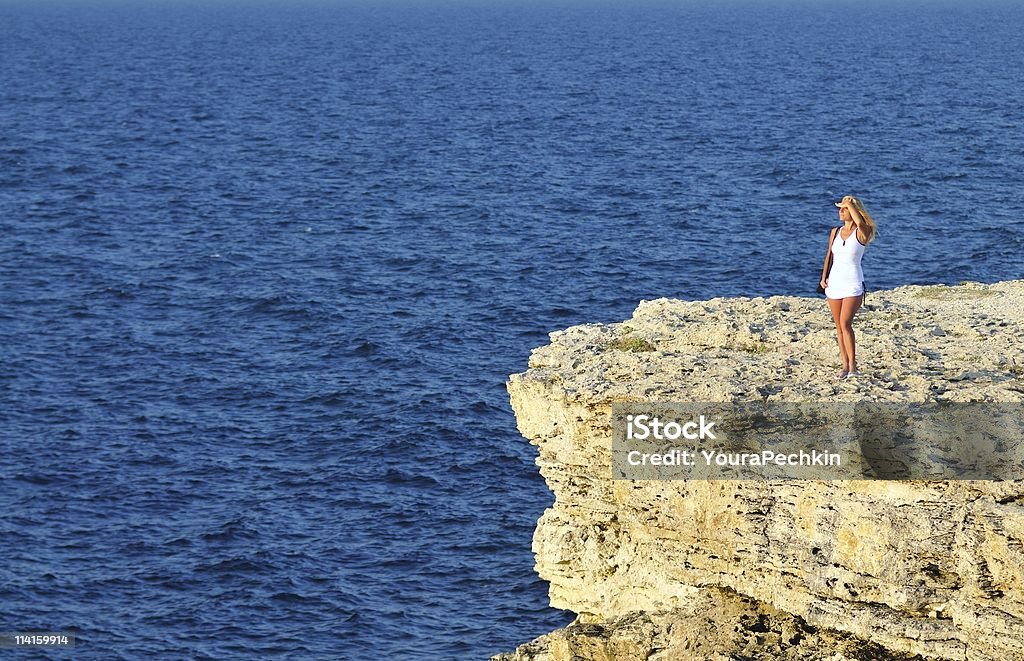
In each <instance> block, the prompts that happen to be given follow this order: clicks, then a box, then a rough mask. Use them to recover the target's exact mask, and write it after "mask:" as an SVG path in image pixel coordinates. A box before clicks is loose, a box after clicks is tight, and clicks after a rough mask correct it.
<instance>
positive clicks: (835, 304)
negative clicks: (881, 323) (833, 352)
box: [821, 195, 876, 379]
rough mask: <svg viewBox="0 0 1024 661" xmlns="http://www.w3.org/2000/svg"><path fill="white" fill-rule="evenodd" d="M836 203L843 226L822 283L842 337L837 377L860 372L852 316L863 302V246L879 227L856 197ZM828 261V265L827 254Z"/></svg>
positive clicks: (830, 248)
mask: <svg viewBox="0 0 1024 661" xmlns="http://www.w3.org/2000/svg"><path fill="white" fill-rule="evenodd" d="M836 206H837V207H839V220H841V221H842V222H843V226H842V227H840V228H839V231H837V232H835V233H834V235H833V239H832V243H831V245H830V247H829V251H830V252H831V254H832V268H831V269H829V270H828V271H827V273H826V266H822V269H821V286H822V287H824V288H825V297H826V298H827V299H828V307H829V310H831V311H832V318H833V319H835V322H836V334H837V335H838V336H839V357H840V358H841V359H842V362H843V368H842V369H841V370H839V371H838V372H837V373H836V378H837V379H847V378H851V377H855V376H859V374H860V373H859V372H857V343H856V339H855V337H854V334H853V315H854V314H856V313H857V310H858V309H860V306H861V303H863V302H864V272H863V271H862V270H861V268H860V260H861V257H863V256H864V249H865V248H866V247H867V246H868V244H869V243H871V241H872V240H873V239H874V238H875V231H876V230H875V221H873V220H872V219H871V216H870V215H868V212H867V211H866V210H865V209H864V205H863V204H862V203H861V201H860V200H858V199H857V198H855V197H854V196H852V195H847V196H846V197H844V198H843V200H842V202H837V203H836ZM825 263H826V265H827V264H828V256H827V255H826V257H825Z"/></svg>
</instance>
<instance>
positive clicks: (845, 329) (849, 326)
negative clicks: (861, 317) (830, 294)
mask: <svg viewBox="0 0 1024 661" xmlns="http://www.w3.org/2000/svg"><path fill="white" fill-rule="evenodd" d="M863 300H864V297H863V296H850V297H848V298H844V299H843V300H842V301H840V310H839V326H840V328H841V334H840V337H841V338H842V339H841V340H840V343H841V344H842V345H843V348H844V349H845V350H846V351H845V354H846V358H847V361H846V368H847V369H848V370H849V371H851V372H855V371H856V370H857V338H856V336H855V335H854V333H853V315H855V314H856V313H857V310H859V309H860V304H861V302H862V301H863Z"/></svg>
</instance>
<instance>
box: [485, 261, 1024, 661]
mask: <svg viewBox="0 0 1024 661" xmlns="http://www.w3.org/2000/svg"><path fill="white" fill-rule="evenodd" d="M1022 313H1024V281H1012V282H1001V283H996V284H992V285H982V284H978V283H965V284H963V285H960V286H957V287H941V286H939V287H917V286H913V287H902V288H899V289H896V290H891V291H880V292H871V293H870V294H869V295H868V300H867V304H866V306H865V308H864V309H862V310H861V311H860V312H859V313H858V315H857V317H856V320H855V325H854V327H855V330H856V333H857V347H858V367H859V369H860V371H861V372H862V373H863V376H861V377H860V378H859V379H855V380H844V381H836V380H835V379H834V378H833V373H834V372H835V370H836V369H837V368H838V350H837V347H836V339H835V327H834V324H833V322H832V319H831V316H830V315H829V313H828V310H827V308H826V306H825V303H824V301H822V300H821V299H808V298H796V297H771V298H767V299H766V298H755V299H739V298H737V299H722V298H716V299H712V300H708V301H693V302H684V301H677V300H669V299H659V300H656V301H644V302H641V304H640V306H639V307H638V308H637V309H636V311H635V313H634V315H633V317H632V318H631V319H630V320H628V321H626V322H623V323H619V324H610V325H596V324H595V325H584V326H576V327H573V328H569V329H567V330H565V331H561V332H556V333H552V334H551V344H549V345H547V346H544V347H541V348H539V349H536V350H535V351H534V352H533V354H532V355H531V358H530V364H529V370H528V371H526V372H525V373H522V374H516V375H513V376H512V377H511V378H510V381H509V383H508V390H509V393H510V395H511V400H512V406H513V409H514V410H515V413H516V418H517V422H518V425H519V429H520V431H521V432H522V434H523V435H524V436H525V437H526V438H528V439H529V440H530V442H531V443H533V444H534V445H536V446H537V447H538V449H539V456H538V458H537V464H538V465H539V466H540V470H541V474H542V475H543V476H544V478H545V480H546V481H547V483H548V485H549V487H550V488H551V490H552V491H553V492H554V494H555V502H554V505H553V506H552V507H551V508H549V509H548V510H547V511H545V513H544V514H543V516H542V517H541V519H540V521H539V522H538V525H537V530H536V532H535V535H534V542H533V550H534V553H535V555H536V559H537V564H536V569H537V571H538V573H539V574H540V576H541V577H542V578H544V579H545V580H547V581H549V583H550V598H551V604H552V605H553V606H555V607H557V608H564V609H569V610H572V611H574V612H576V613H577V614H578V617H577V621H576V623H574V624H573V625H571V626H570V627H568V628H566V629H563V630H560V631H558V632H554V633H552V634H548V635H547V636H543V637H541V638H539V639H538V640H536V641H534V642H533V643H528V644H527V645H524V646H522V647H521V648H519V650H517V651H516V653H515V654H514V655H512V656H505V657H501V658H507V659H605V658H607V659H612V658H615V659H632V658H637V659H646V658H650V659H688V658H693V659H705V658H707V659H713V658H733V659H740V658H757V659H765V658H767V659H805V658H806V659H811V658H813V659H836V660H839V659H847V658H850V659H854V658H856V659H860V658H865V659H869V658H909V656H908V655H921V656H922V657H927V658H938V659H971V660H975V659H977V660H982V659H992V660H999V661H1005V660H1008V659H1022V660H1024V482H983V481H973V482H954V481H948V482H925V481H865V480H860V481H815V482H811V481H696V480H689V481H686V480H683V481H659V482H642V481H625V480H612V479H611V478H610V475H611V468H610V458H611V446H610V444H611V433H610V415H611V404H612V403H613V402H616V401H653V402H671V401H691V402H700V401H704V402H728V401H750V400H769V401H794V402H796V401H802V402H827V401H845V402H850V401H864V400H867V401H894V402H929V401H990V402H1024V347H1022V344H1021V338H1022V337H1024V314H1022ZM744 618H746V619H744ZM759 618H764V619H759ZM757 622H761V624H756V623H757ZM751 623H755V624H754V625H751ZM752 626H753V628H751V627H752ZM723 631H724V632H725V633H724V634H723V633H722V632H723Z"/></svg>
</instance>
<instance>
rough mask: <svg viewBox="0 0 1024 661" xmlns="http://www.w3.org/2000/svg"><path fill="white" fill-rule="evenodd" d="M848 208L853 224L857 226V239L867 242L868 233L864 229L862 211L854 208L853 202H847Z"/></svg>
mask: <svg viewBox="0 0 1024 661" xmlns="http://www.w3.org/2000/svg"><path fill="white" fill-rule="evenodd" d="M846 210H847V211H849V212H850V218H851V219H852V220H853V224H854V225H855V226H856V227H857V240H858V241H860V242H861V243H865V242H867V238H868V233H867V232H866V231H865V230H864V218H862V217H861V215H860V213H859V212H858V211H857V210H856V209H854V208H853V205H852V204H847V205H846Z"/></svg>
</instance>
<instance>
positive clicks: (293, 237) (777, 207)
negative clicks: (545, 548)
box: [0, 0, 1024, 660]
mask: <svg viewBox="0 0 1024 661" xmlns="http://www.w3.org/2000/svg"><path fill="white" fill-rule="evenodd" d="M1022 33H1024V8H1022V7H1021V6H1020V5H1014V4H1006V5H999V4H995V3H988V4H976V5H975V4H969V5H963V6H960V5H954V4H950V3H946V4H940V3H927V2H916V3H909V4H908V3H889V4H885V3H877V2H876V3H871V2H867V3H844V2H824V1H823V2H803V3H796V2H790V3H782V2H776V3H774V4H772V3H767V4H765V3H756V4H755V3H750V2H746V3H744V2H738V1H735V2H723V3H717V2H695V1H694V2H680V3H675V4H673V3H667V2H663V3H652V2H646V3H633V2H625V1H623V2H607V1H605V2H586V1H585V0H581V1H579V2H576V3H575V4H570V3H567V2H564V1H560V0H554V1H553V2H528V1H526V0H519V1H518V2H500V1H498V0H494V1H492V2H484V1H483V0H477V1H472V0H466V1H464V2H455V1H454V0H453V1H451V2H447V3H446V2H443V1H442V0H436V1H434V2H430V1H419V2H417V1H414V0H405V1H404V2H401V1H397V0H391V1H387V0H382V1H381V2H372V3H371V2H336V3H331V2H327V1H325V0H321V1H319V2H310V1H306V2H300V3H287V2H284V1H283V0H281V1H279V2H277V3H275V2H269V1H266V0H263V1H261V2H252V3H246V2H240V1H236V2H229V1H227V0H222V1H221V2H214V3H199V2H193V3H186V2H171V1H168V2H163V3H160V2H156V1H155V0H154V1H153V2H149V3H143V2H130V1H129V0H111V1H109V2H106V3H104V4H97V3H95V2H93V3H88V2H64V3H62V4H58V3H45V2H37V3H27V2H22V3H20V4H19V3H12V2H6V3H4V4H0V396H2V402H0V403H2V405H0V633H5V632H6V633H13V632H25V631H41V632H64V633H73V634H74V636H75V647H74V649H57V648H48V649H22V650H4V652H3V653H4V654H5V655H8V656H10V658H19V659H20V658H25V659H28V658H32V659H35V658H57V659H60V658H75V659H103V660H110V659H150V658H161V659H163V658H166V659H269V658H282V659H431V660H433V659H485V658H487V657H488V656H489V655H491V654H494V653H497V652H500V651H507V650H511V649H512V648H514V647H515V646H516V645H518V644H520V643H523V642H526V641H528V640H530V639H532V638H534V637H536V636H538V635H540V634H543V633H546V632H547V631H549V630H552V629H554V628H557V627H560V626H564V625H565V624H567V623H569V622H570V621H571V620H572V618H573V614H572V613H570V612H567V611H561V610H557V609H553V608H551V607H549V603H548V598H547V585H546V583H545V582H544V581H543V580H541V579H540V578H539V577H538V576H537V575H536V573H535V572H534V569H533V563H534V559H533V556H532V553H531V548H530V545H531V536H532V533H533V529H534V526H535V524H536V521H537V519H538V517H539V516H540V515H541V514H542V512H543V511H544V509H545V508H546V507H548V506H549V505H550V504H551V502H552V495H551V493H550V492H549V490H548V489H547V487H546V485H545V483H544V481H543V479H542V478H541V476H540V475H539V472H538V469H537V467H536V465H535V464H534V459H535V457H536V449H535V448H534V447H533V446H531V445H529V444H528V442H527V441H526V440H525V439H524V438H522V437H521V436H520V434H519V432H518V431H517V428H516V422H515V419H514V416H513V414H512V410H511V408H510V405H509V401H508V395H507V393H506V390H505V383H506V379H507V376H508V375H509V374H511V373H514V372H520V371H523V370H525V369H526V367H527V360H528V357H529V355H530V351H531V349H533V348H534V347H537V346H540V345H543V344H545V343H546V342H547V341H548V336H547V334H548V333H549V332H550V331H554V330H558V329H562V328H565V327H568V326H571V325H574V324H580V323H592V322H615V321H619V320H622V319H626V318H628V317H629V316H630V314H631V312H632V310H633V309H634V308H635V307H636V305H637V304H638V303H639V302H640V301H641V300H644V299H655V298H660V297H675V298H681V299H691V300H694V299H703V298H710V297H716V296H772V295H795V296H808V297H814V296H816V294H815V291H814V290H815V287H816V285H817V282H818V276H819V271H820V268H821V264H822V260H823V258H824V250H825V243H826V241H827V236H828V231H829V229H830V228H831V227H833V226H835V225H836V224H837V222H838V220H837V213H836V208H835V207H834V206H833V203H834V202H836V201H837V200H839V199H840V198H841V197H842V196H843V195H846V194H853V195H856V196H858V197H860V198H861V199H862V200H863V202H864V204H865V206H866V208H867V209H868V211H869V212H870V213H871V214H872V215H873V217H874V219H875V221H876V222H877V225H878V230H879V231H878V238H877V240H876V241H875V243H873V244H872V245H871V246H870V247H869V248H868V250H867V252H866V254H865V257H864V270H865V274H866V282H867V285H868V288H869V290H870V289H873V288H890V287H896V286H900V285H906V284H956V283H959V282H961V281H967V280H970V281H980V282H994V281H999V280H1005V279H1015V278H1020V277H1022V275H1021V254H1022V247H1024V240H1022V236H1024V174H1022V173H1024V77H1022V74H1021V72H1022V71H1024V49H1022V48H1020V35H1021V34H1022ZM827 315H828V312H827V310H826V307H825V304H824V301H822V316H823V318H824V319H827V318H828V317H827Z"/></svg>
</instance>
